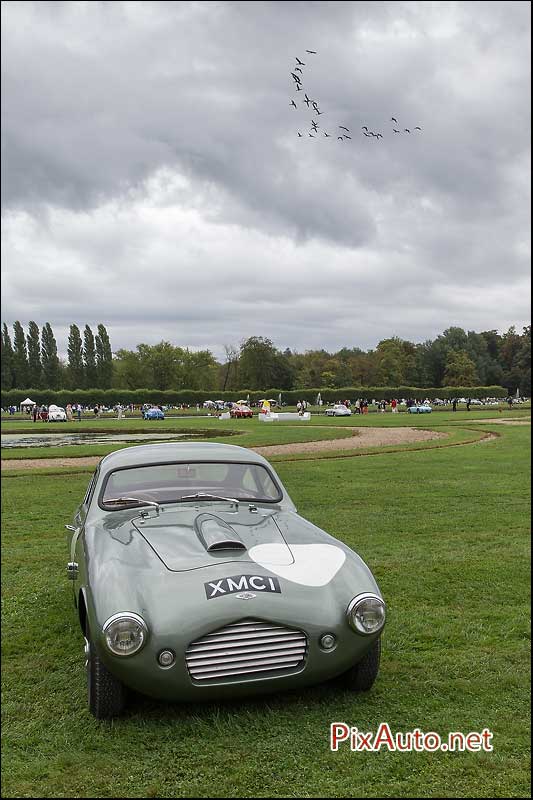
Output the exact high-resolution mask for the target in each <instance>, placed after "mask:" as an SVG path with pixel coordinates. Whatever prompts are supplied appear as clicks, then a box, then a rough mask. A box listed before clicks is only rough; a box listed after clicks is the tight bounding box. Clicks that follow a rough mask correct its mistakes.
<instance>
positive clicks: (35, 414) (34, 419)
mask: <svg viewBox="0 0 533 800" xmlns="http://www.w3.org/2000/svg"><path fill="white" fill-rule="evenodd" d="M32 416H33V421H34V422H37V406H36V405H35V406H33V409H32Z"/></svg>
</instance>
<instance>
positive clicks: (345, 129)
mask: <svg viewBox="0 0 533 800" xmlns="http://www.w3.org/2000/svg"><path fill="white" fill-rule="evenodd" d="M339 128H342V130H343V131H348V133H350V129H349V128H345V127H344V125H339Z"/></svg>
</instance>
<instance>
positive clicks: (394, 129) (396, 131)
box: [392, 128, 400, 133]
mask: <svg viewBox="0 0 533 800" xmlns="http://www.w3.org/2000/svg"><path fill="white" fill-rule="evenodd" d="M392 130H393V131H394V133H400V131H398V130H396V128H393V129H392Z"/></svg>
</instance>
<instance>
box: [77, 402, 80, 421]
mask: <svg viewBox="0 0 533 800" xmlns="http://www.w3.org/2000/svg"><path fill="white" fill-rule="evenodd" d="M76 414H77V417H78V422H81V405H80V403H78V405H77V406H76Z"/></svg>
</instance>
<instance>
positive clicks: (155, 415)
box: [143, 408, 165, 419]
mask: <svg viewBox="0 0 533 800" xmlns="http://www.w3.org/2000/svg"><path fill="white" fill-rule="evenodd" d="M143 419H165V415H164V414H163V412H162V411H161V409H160V408H148V409H146V411H143Z"/></svg>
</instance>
